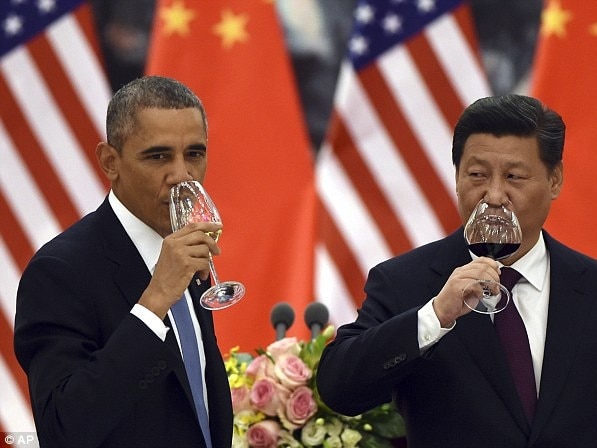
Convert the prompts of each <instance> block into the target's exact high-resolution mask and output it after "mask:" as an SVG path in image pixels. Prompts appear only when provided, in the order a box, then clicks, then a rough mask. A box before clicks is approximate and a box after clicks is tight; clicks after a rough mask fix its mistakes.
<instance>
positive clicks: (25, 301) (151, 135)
mask: <svg viewBox="0 0 597 448" xmlns="http://www.w3.org/2000/svg"><path fill="white" fill-rule="evenodd" d="M106 131H107V142H102V143H100V144H99V145H98V147H97V150H96V154H97V157H98V160H99V163H100V165H101V167H102V169H103V171H104V172H105V173H106V175H107V177H108V179H109V180H110V183H111V191H110V193H109V195H108V197H107V198H106V200H105V201H104V202H103V204H101V205H100V206H99V208H98V209H97V210H96V211H95V212H93V213H90V214H89V215H87V216H86V217H84V218H83V219H81V220H80V221H79V222H77V223H76V224H74V225H73V226H72V227H70V228H69V229H67V230H66V231H64V232H63V233H62V234H60V235H59V236H57V237H56V238H55V239H53V240H52V241H50V242H49V243H47V244H46V245H45V246H44V247H42V248H41V249H40V250H39V251H38V252H37V253H36V254H35V256H34V257H33V259H32V260H31V261H30V263H29V265H28V266H27V268H26V269H25V271H24V273H23V276H22V279H21V282H20V284H19V289H18V294H17V313H16V320H15V352H16V355H17V358H18V360H19V362H20V364H21V366H22V367H23V369H24V370H25V372H26V373H27V375H28V382H29V389H30V396H31V402H32V407H33V414H34V419H35V424H36V428H37V432H38V437H39V441H40V444H41V446H42V447H60V448H66V447H76V448H83V447H126V448H131V447H143V448H145V447H166V446H177V447H214V448H215V447H229V446H230V445H231V438H232V406H231V400H230V391H229V388H228V381H227V376H226V372H225V369H224V364H223V361H222V357H221V355H220V352H219V350H218V347H217V343H216V337H215V334H214V327H213V321H212V316H211V313H210V312H209V311H207V310H205V309H203V308H202V307H201V306H199V305H198V299H199V296H200V295H201V293H202V291H204V290H205V289H206V288H207V287H208V286H209V281H208V276H209V267H208V256H209V253H212V254H215V255H217V254H219V252H220V251H219V248H218V246H217V244H216V242H215V241H214V240H213V239H212V238H210V237H209V236H207V235H206V233H207V232H214V231H217V230H218V229H219V228H221V225H220V224H214V223H193V224H189V225H187V226H186V227H184V228H183V229H181V230H179V231H177V232H175V233H172V230H171V225H170V219H169V209H168V198H169V190H170V188H171V187H172V186H173V185H175V184H177V183H179V182H181V181H185V180H197V181H200V182H202V181H203V178H204V176H205V171H206V163H207V121H206V116H205V111H204V109H203V106H202V104H201V102H200V100H199V99H198V98H197V97H196V95H195V94H194V93H193V92H191V91H190V90H189V89H188V88H187V87H185V86H184V85H182V84H180V83H179V82H177V81H175V80H171V79H167V78H162V77H145V78H141V79H138V80H135V81H133V82H131V83H129V84H127V85H126V86H124V87H123V88H122V89H120V90H119V91H118V92H117V93H116V94H115V95H114V97H113V99H112V101H111V102H110V105H109V106H108V113H107V121H106ZM181 297H182V298H181ZM179 300H181V301H182V300H185V301H187V303H188V304H189V305H191V306H190V309H191V310H193V311H192V312H191V313H190V314H191V321H192V322H193V324H194V328H195V329H196V330H197V332H196V334H195V339H196V342H197V347H198V348H199V356H198V357H199V359H200V361H201V365H202V370H201V372H199V369H198V370H197V373H198V376H197V378H191V379H189V377H188V376H187V373H186V370H185V365H184V364H183V359H182V356H181V350H180V348H179V343H178V340H179V337H180V334H179V333H180V328H181V326H180V325H173V324H176V321H174V320H173V318H172V312H171V310H170V308H171V307H172V306H173V305H174V304H175V303H177V302H178V301H179ZM185 356H186V352H185ZM193 382H197V383H201V384H202V385H203V387H204V394H205V398H204V399H203V400H200V401H199V403H200V405H201V406H204V407H205V408H207V409H208V411H209V418H208V420H209V421H208V423H207V422H206V424H205V427H206V428H207V427H208V428H209V429H204V430H202V429H201V425H200V418H199V417H198V415H199V414H200V412H199V411H196V409H199V408H198V407H197V405H196V404H195V402H194V400H193V394H192V392H191V386H190V385H191V383H193ZM205 420H207V419H203V421H205ZM208 434H211V436H209V435H208Z"/></svg>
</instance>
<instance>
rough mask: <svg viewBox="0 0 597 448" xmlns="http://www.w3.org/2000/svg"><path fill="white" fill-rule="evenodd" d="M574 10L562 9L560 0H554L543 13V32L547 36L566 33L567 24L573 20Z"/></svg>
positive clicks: (562, 35) (560, 35)
mask: <svg viewBox="0 0 597 448" xmlns="http://www.w3.org/2000/svg"><path fill="white" fill-rule="evenodd" d="M572 16H573V14H572V12H571V11H570V10H567V9H562V6H561V4H560V2H559V1H557V0H552V1H550V2H549V3H548V5H547V7H546V8H545V10H544V11H543V13H542V14H541V33H542V34H543V35H545V36H552V35H556V36H558V37H564V36H565V35H566V25H567V24H568V22H569V21H570V20H572Z"/></svg>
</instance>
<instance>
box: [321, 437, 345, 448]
mask: <svg viewBox="0 0 597 448" xmlns="http://www.w3.org/2000/svg"><path fill="white" fill-rule="evenodd" d="M343 446H344V445H342V440H341V439H340V436H339V435H337V436H330V437H327V438H326V439H325V447H326V448H342V447H343Z"/></svg>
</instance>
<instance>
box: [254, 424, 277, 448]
mask: <svg viewBox="0 0 597 448" xmlns="http://www.w3.org/2000/svg"><path fill="white" fill-rule="evenodd" d="M280 430H281V427H280V424H279V423H278V422H276V421H274V420H262V421H260V422H259V423H255V424H254V425H253V426H251V427H250V428H249V430H248V431H247V441H248V442H249V446H252V447H260V448H261V447H263V448H275V447H276V445H277V442H278V434H279V433H280Z"/></svg>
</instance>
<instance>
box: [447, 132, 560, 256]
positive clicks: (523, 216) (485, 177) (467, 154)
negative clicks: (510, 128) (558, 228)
mask: <svg viewBox="0 0 597 448" xmlns="http://www.w3.org/2000/svg"><path fill="white" fill-rule="evenodd" d="M562 180H563V174H562V166H561V165H559V166H558V167H557V168H556V169H554V170H553V171H551V172H550V171H549V170H548V168H547V167H546V166H545V164H544V163H543V162H542V161H541V159H540V158H539V145H538V143H537V139H536V138H535V137H516V136H512V135H510V136H503V137H495V136H493V135H490V134H473V135H471V136H470V137H469V138H468V139H467V141H466V144H465V145H464V150H463V153H462V158H461V161H460V166H458V167H457V170H456V193H457V195H458V209H459V213H460V218H461V220H462V222H463V224H464V223H466V221H467V220H468V218H469V216H470V214H471V212H472V211H473V209H474V207H475V205H476V204H477V203H478V202H479V201H480V200H481V199H483V198H485V199H486V200H488V201H489V202H490V203H491V204H495V205H500V204H508V203H510V205H509V208H511V210H512V211H513V212H514V213H516V216H517V217H518V220H519V221H520V225H521V228H522V238H523V242H522V245H521V248H520V250H519V251H518V252H517V253H516V254H514V256H513V257H511V259H510V260H509V264H511V263H512V262H514V261H515V260H516V259H518V258H520V257H521V256H522V255H524V254H525V253H526V252H528V250H530V249H531V248H532V247H533V245H534V244H535V243H536V242H537V239H538V237H539V232H540V230H541V228H542V226H543V224H544V222H545V220H546V219H547V215H548V213H549V209H550V206H551V201H552V200H554V199H555V198H557V197H558V195H559V193H560V190H561V187H562Z"/></svg>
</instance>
